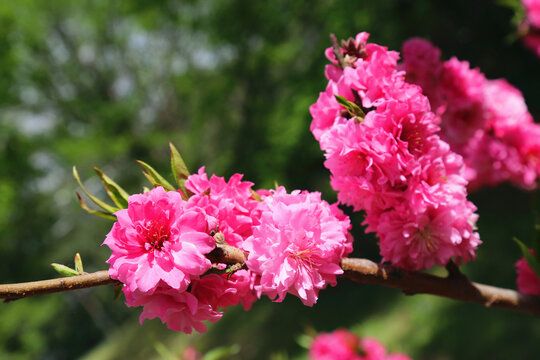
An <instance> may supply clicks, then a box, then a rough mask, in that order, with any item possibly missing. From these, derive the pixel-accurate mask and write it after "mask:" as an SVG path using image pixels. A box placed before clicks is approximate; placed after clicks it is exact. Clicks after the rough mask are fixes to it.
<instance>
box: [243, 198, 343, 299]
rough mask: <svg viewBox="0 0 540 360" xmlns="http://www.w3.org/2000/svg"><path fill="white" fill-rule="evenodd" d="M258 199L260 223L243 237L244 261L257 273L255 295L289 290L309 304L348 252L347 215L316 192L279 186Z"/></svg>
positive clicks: (282, 295)
mask: <svg viewBox="0 0 540 360" xmlns="http://www.w3.org/2000/svg"><path fill="white" fill-rule="evenodd" d="M259 204H260V211H261V214H260V224H259V225H257V226H255V227H254V229H253V235H252V236H251V237H249V238H248V239H247V240H246V241H245V242H244V248H245V249H246V250H247V251H249V256H248V259H247V261H246V265H247V266H248V268H249V269H250V270H251V271H252V272H253V273H255V274H257V275H259V276H260V279H259V280H258V285H256V286H255V290H256V291H257V293H258V296H259V297H260V296H261V295H262V294H265V295H268V296H269V297H270V298H273V299H274V298H276V297H277V299H276V300H275V301H283V299H284V298H285V295H286V294H287V293H290V294H293V295H296V296H298V297H299V298H300V299H301V300H302V302H303V303H304V304H305V305H308V306H312V305H313V304H314V303H315V302H316V301H317V296H318V292H319V290H320V289H323V288H324V287H326V285H327V284H330V285H335V284H336V275H339V274H342V273H343V270H341V267H340V266H339V264H340V261H341V258H342V257H344V256H346V255H348V254H349V253H350V252H351V251H352V237H351V236H350V235H349V233H348V229H349V228H350V221H349V219H348V218H347V217H346V216H345V215H343V213H342V212H341V211H340V210H339V209H338V208H337V207H336V206H330V205H329V204H328V203H327V202H325V201H322V200H321V194H320V193H309V192H306V191H304V192H300V191H293V192H292V193H291V194H287V193H286V192H285V189H284V188H280V189H278V190H276V191H275V192H274V194H273V195H272V196H269V197H265V198H264V201H263V202H261V203H259Z"/></svg>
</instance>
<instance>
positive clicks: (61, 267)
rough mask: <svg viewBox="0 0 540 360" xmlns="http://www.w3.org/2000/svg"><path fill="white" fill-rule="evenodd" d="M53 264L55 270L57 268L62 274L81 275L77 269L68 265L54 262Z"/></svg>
mask: <svg viewBox="0 0 540 360" xmlns="http://www.w3.org/2000/svg"><path fill="white" fill-rule="evenodd" d="M51 266H52V267H53V269H54V270H56V272H57V273H59V274H60V275H62V276H76V275H79V273H78V272H77V270H74V269H72V268H70V267H67V266H66V265H62V264H57V263H52V264H51Z"/></svg>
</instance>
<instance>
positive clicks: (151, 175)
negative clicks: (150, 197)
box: [137, 160, 176, 191]
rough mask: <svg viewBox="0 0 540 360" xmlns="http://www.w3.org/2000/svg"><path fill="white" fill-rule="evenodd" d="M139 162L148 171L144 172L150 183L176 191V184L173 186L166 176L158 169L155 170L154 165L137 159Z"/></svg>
mask: <svg viewBox="0 0 540 360" xmlns="http://www.w3.org/2000/svg"><path fill="white" fill-rule="evenodd" d="M137 162H138V163H139V165H141V166H142V167H143V169H144V170H146V172H143V174H144V176H146V178H147V179H148V181H150V184H152V186H154V187H156V186H163V187H164V188H165V190H168V191H176V189H175V188H174V186H172V185H171V184H170V183H169V182H168V181H167V180H165V178H164V177H163V176H161V175H160V174H159V173H158V172H157V171H156V170H154V168H153V167H151V166H150V165H148V164H147V163H145V162H143V161H140V160H137Z"/></svg>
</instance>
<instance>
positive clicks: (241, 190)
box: [185, 167, 258, 248]
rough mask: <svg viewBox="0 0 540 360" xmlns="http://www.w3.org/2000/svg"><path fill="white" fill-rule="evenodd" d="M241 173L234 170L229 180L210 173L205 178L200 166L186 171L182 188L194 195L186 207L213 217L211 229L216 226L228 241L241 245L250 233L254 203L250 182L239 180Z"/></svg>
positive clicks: (233, 244) (240, 246)
mask: <svg viewBox="0 0 540 360" xmlns="http://www.w3.org/2000/svg"><path fill="white" fill-rule="evenodd" d="M242 176H243V175H241V174H234V175H233V176H231V178H230V179H229V181H228V182H227V181H225V179H224V178H222V177H218V176H215V175H212V176H211V178H210V179H208V175H206V173H205V170H204V167H202V168H200V169H199V171H198V173H197V174H193V175H190V176H189V177H188V179H187V181H186V184H185V186H186V188H187V189H188V190H189V191H191V192H192V193H193V194H194V195H193V196H191V197H190V198H189V200H188V204H187V208H190V209H201V210H203V211H204V212H205V213H206V214H207V215H209V216H210V217H211V218H212V219H213V220H214V221H213V224H212V230H215V231H216V230H219V231H221V232H222V233H223V234H224V237H225V239H226V241H227V243H228V244H229V245H232V246H236V247H238V248H242V243H243V242H244V240H245V239H246V238H247V237H249V236H250V235H251V233H252V226H253V221H254V217H253V216H252V215H251V212H252V211H253V209H254V208H255V207H256V206H257V203H258V202H257V201H256V200H255V199H254V197H253V194H252V189H251V187H252V186H253V183H251V182H249V181H242Z"/></svg>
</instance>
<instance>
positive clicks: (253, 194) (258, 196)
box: [251, 189, 262, 201]
mask: <svg viewBox="0 0 540 360" xmlns="http://www.w3.org/2000/svg"><path fill="white" fill-rule="evenodd" d="M251 196H253V198H254V199H255V200H257V201H262V198H261V195H259V194H257V193H256V192H255V190H253V189H251Z"/></svg>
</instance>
